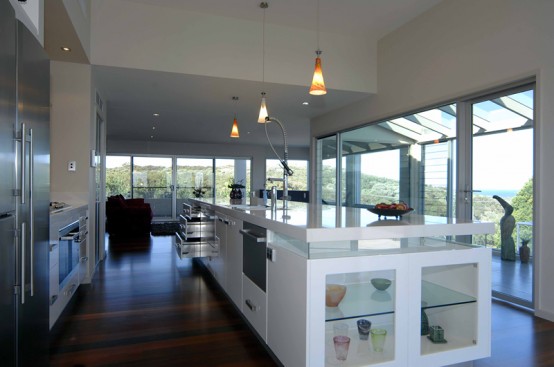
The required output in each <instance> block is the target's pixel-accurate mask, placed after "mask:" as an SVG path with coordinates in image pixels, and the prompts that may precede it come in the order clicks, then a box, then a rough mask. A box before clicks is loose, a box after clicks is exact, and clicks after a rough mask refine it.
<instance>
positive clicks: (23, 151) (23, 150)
mask: <svg viewBox="0 0 554 367" xmlns="http://www.w3.org/2000/svg"><path fill="white" fill-rule="evenodd" d="M26 135H27V134H26V129H25V123H21V140H20V141H21V157H20V159H21V162H20V165H21V177H20V178H21V180H20V182H19V189H20V192H21V204H25V154H26V151H27V148H25V143H26V142H25V139H26V137H25V136H26Z"/></svg>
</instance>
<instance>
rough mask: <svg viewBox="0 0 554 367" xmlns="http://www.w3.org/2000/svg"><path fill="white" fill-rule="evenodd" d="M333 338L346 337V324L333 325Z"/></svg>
mask: <svg viewBox="0 0 554 367" xmlns="http://www.w3.org/2000/svg"><path fill="white" fill-rule="evenodd" d="M333 332H334V336H348V324H347V323H344V322H340V323H337V324H334V325H333Z"/></svg>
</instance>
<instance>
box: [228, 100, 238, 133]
mask: <svg viewBox="0 0 554 367" xmlns="http://www.w3.org/2000/svg"><path fill="white" fill-rule="evenodd" d="M238 100H239V97H235V96H233V101H235V104H237V103H238ZM230 137H231V138H239V137H240V136H239V123H238V122H237V108H236V106H235V116H234V118H233V127H232V128H231V135H230Z"/></svg>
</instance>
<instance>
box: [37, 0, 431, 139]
mask: <svg viewBox="0 0 554 367" xmlns="http://www.w3.org/2000/svg"><path fill="white" fill-rule="evenodd" d="M125 1H127V2H135V3H142V4H148V5H152V6H163V7H170V8H176V9H178V10H185V11H192V12H199V13H206V14H211V15H217V16H225V17H231V18H237V19H246V20H251V21H259V22H261V19H260V8H259V1H257V0H186V1H182V0H125ZM440 1H441V0H343V1H336V0H320V5H319V7H320V27H321V28H323V27H324V28H325V32H332V33H338V34H343V35H349V34H355V35H359V34H364V35H366V37H367V38H368V39H369V40H377V39H379V38H381V37H382V36H384V35H386V34H387V33H389V32H391V31H393V30H395V29H396V28H398V27H399V26H401V25H402V24H405V23H406V22H408V21H410V20H412V19H413V18H415V17H416V16H418V15H420V14H421V13H423V12H425V11H427V10H428V9H429V8H431V7H432V6H434V5H436V4H438V3H439V2H440ZM269 7H270V9H271V13H269V10H268V12H267V13H266V22H267V23H273V24H277V25H282V26H288V27H297V28H302V29H313V28H314V27H315V22H316V21H315V19H316V18H315V8H316V0H274V1H269ZM47 32H48V29H47ZM51 57H52V56H51ZM62 57H63V55H62V56H56V57H55V59H56V60H61V61H64V60H63V59H61V58H62ZM53 58H54V57H53ZM324 72H325V69H324ZM93 75H94V78H95V80H96V82H97V83H98V86H99V87H100V88H99V89H100V90H101V91H103V93H104V98H105V99H106V100H107V105H108V124H107V126H108V130H107V133H108V139H125V140H154V141H172V142H184V143H186V142H193V143H225V144H244V143H248V144H266V137H265V132H264V129H263V125H261V124H257V123H256V120H257V109H258V107H255V108H253V107H252V106H259V104H260V91H261V90H262V86H261V83H259V82H254V81H246V80H236V79H226V78H215V77H206V76H198V75H185V74H177V73H169V72H159V71H148V70H137V69H130V68H116V67H111V66H97V65H93ZM266 84H268V83H266ZM308 87H309V86H308V85H306V86H305V87H301V86H292V85H284V84H271V85H270V86H267V88H264V89H267V90H271V94H270V95H268V109H269V113H270V115H273V114H274V112H275V111H278V113H277V117H278V118H279V119H280V120H281V121H282V122H283V124H284V125H285V127H286V129H287V135H288V142H289V145H291V146H304V147H307V146H309V143H310V139H309V137H310V134H309V120H310V119H311V118H313V117H316V116H318V115H321V114H324V113H326V112H328V111H331V110H333V109H336V108H339V107H342V106H345V105H348V104H350V103H353V102H355V101H358V100H360V99H362V98H364V97H367V96H368V95H369V94H367V93H360V92H351V91H339V90H333V89H332V88H330V89H329V92H328V93H327V95H325V96H318V97H315V96H310V95H309V94H308ZM329 87H332V86H328V88H329ZM232 96H238V97H239V101H238V102H237V103H236V102H234V101H233V100H232ZM214 101H227V102H224V103H221V102H219V103H214ZM304 101H307V102H309V103H310V104H309V106H304V105H302V102H304ZM272 111H273V112H272ZM154 112H157V113H159V114H160V116H159V117H154V116H152V114H153V113H154ZM234 112H236V113H237V118H238V121H239V129H240V134H241V138H240V139H232V138H230V137H229V133H230V129H231V124H232V120H233V113H234ZM208 121H209V123H206V122H208ZM153 127H155V130H154V129H153ZM271 129H275V131H274V132H273V130H271ZM271 129H270V132H271V133H272V134H273V133H274V134H275V136H279V137H280V135H281V133H280V130H278V129H276V128H275V127H272V128H271ZM272 139H273V138H272ZM275 139H277V138H275Z"/></svg>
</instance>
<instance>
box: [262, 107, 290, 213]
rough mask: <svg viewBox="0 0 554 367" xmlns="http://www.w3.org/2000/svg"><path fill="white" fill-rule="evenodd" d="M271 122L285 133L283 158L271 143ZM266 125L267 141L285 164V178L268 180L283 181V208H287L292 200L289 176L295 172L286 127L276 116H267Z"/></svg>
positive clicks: (270, 179) (270, 180)
mask: <svg viewBox="0 0 554 367" xmlns="http://www.w3.org/2000/svg"><path fill="white" fill-rule="evenodd" d="M270 122H275V123H276V124H277V125H279V127H280V128H281V131H282V133H283V143H284V148H285V152H284V155H283V159H281V157H280V156H279V154H277V151H276V150H275V148H273V144H271V140H270V139H269V135H268V133H267V124H268V123H270ZM264 127H265V135H266V137H267V141H268V142H269V146H270V147H271V149H272V150H273V153H275V155H276V156H277V158H278V159H279V162H281V166H283V178H275V177H270V178H268V179H267V180H268V181H269V182H271V183H274V182H283V197H282V199H283V209H284V210H287V209H288V201H289V200H290V198H289V176H292V174H293V173H294V172H293V171H292V170H291V169H290V167H289V165H288V156H289V151H288V146H287V132H286V131H285V127H284V126H283V124H282V123H281V121H279V120H278V119H277V118H275V117H269V116H267V117H266V118H265V124H264ZM272 202H273V200H272Z"/></svg>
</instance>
